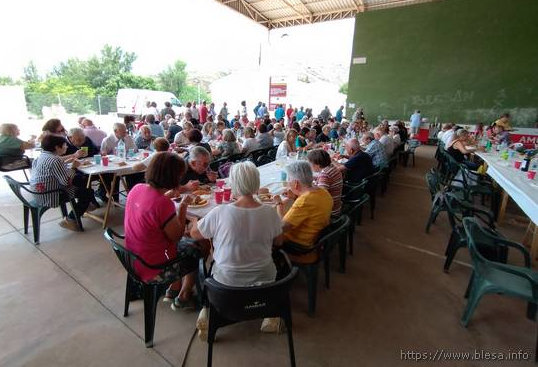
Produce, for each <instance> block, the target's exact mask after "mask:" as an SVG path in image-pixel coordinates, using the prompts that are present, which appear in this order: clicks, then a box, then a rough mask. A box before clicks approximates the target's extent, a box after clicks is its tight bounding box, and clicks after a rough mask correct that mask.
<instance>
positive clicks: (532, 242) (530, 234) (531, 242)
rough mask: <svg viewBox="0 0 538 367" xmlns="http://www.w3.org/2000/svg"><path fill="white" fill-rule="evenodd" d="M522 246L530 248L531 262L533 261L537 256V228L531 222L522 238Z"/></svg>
mask: <svg viewBox="0 0 538 367" xmlns="http://www.w3.org/2000/svg"><path fill="white" fill-rule="evenodd" d="M522 242H523V245H525V246H530V248H531V261H533V262H534V261H535V260H536V257H537V255H538V226H536V224H534V223H533V222H532V221H531V222H529V226H528V227H527V230H526V231H525V236H523V241H522Z"/></svg>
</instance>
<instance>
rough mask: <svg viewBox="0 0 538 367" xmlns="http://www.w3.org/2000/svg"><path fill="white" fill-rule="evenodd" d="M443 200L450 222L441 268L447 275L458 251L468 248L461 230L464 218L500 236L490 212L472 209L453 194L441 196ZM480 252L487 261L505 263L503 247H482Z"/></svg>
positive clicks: (505, 255)
mask: <svg viewBox="0 0 538 367" xmlns="http://www.w3.org/2000/svg"><path fill="white" fill-rule="evenodd" d="M443 200H444V201H445V206H446V209H447V214H448V220H449V222H450V227H451V228H452V232H451V234H450V239H449V241H448V245H447V247H446V250H445V255H446V260H445V264H444V266H443V270H444V272H445V273H448V271H449V269H450V265H451V264H452V261H453V260H454V257H455V256H456V253H457V252H458V250H459V249H460V248H462V247H467V246H468V243H467V236H466V235H465V230H464V228H463V219H464V218H468V217H474V218H476V219H479V220H480V221H481V222H482V223H483V224H484V225H485V226H486V227H487V228H488V231H489V233H492V234H494V235H495V236H500V237H502V236H501V235H500V234H499V233H498V232H496V230H495V223H494V219H493V214H492V213H491V212H488V211H485V210H482V209H479V208H476V207H474V206H473V205H472V204H471V203H469V202H467V201H465V200H462V199H461V198H459V197H458V196H457V195H455V194H454V193H450V192H448V193H446V194H445V195H444V196H443ZM480 250H481V252H482V254H483V255H484V256H486V257H487V258H488V259H491V260H495V261H499V262H503V263H506V259H507V256H508V254H507V253H506V252H505V250H506V248H505V247H495V248H486V247H483V248H481V249H480Z"/></svg>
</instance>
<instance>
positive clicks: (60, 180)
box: [30, 151, 75, 208]
mask: <svg viewBox="0 0 538 367" xmlns="http://www.w3.org/2000/svg"><path fill="white" fill-rule="evenodd" d="M74 176H75V171H74V170H73V169H70V168H67V166H66V164H65V163H64V162H63V160H62V159H61V158H60V157H59V156H57V155H55V154H53V153H51V152H47V151H43V152H42V153H41V155H40V156H39V157H37V159H35V160H34V163H33V165H32V177H31V178H30V187H31V188H32V190H33V191H36V192H45V191H50V190H57V189H65V190H66V191H67V193H68V194H69V197H70V198H73V197H74V196H75V187H74V186H72V185H70V181H71V179H72V178H73V177H74ZM35 200H36V202H37V204H38V205H42V206H48V207H51V208H55V207H57V206H58V205H60V195H59V193H58V192H52V193H48V194H45V195H36V196H35Z"/></svg>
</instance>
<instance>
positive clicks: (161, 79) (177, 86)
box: [157, 60, 187, 96]
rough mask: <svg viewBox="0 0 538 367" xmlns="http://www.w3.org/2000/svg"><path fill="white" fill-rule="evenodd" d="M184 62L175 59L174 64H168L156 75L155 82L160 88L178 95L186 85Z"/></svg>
mask: <svg viewBox="0 0 538 367" xmlns="http://www.w3.org/2000/svg"><path fill="white" fill-rule="evenodd" d="M186 66H187V64H185V63H184V62H183V61H181V60H177V61H176V62H175V63H174V65H169V66H168V67H167V68H166V69H165V70H163V71H162V72H160V73H159V75H157V83H158V86H159V89H160V90H163V91H166V92H172V93H174V94H175V95H176V96H179V95H180V94H181V93H182V91H183V89H184V88H185V85H186V80H187V72H186V71H185V67H186Z"/></svg>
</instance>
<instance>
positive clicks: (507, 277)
mask: <svg viewBox="0 0 538 367" xmlns="http://www.w3.org/2000/svg"><path fill="white" fill-rule="evenodd" d="M463 227H464V229H465V233H466V235H467V242H468V244H469V251H470V252H471V259H472V262H473V274H472V276H471V279H470V281H469V286H468V288H467V292H466V295H467V296H468V302H467V306H466V307H465V311H464V312H463V316H462V318H461V323H462V325H463V326H465V327H467V326H468V325H469V322H470V320H471V317H472V316H473V313H474V311H475V309H476V306H477V305H478V302H480V299H481V298H482V296H484V295H485V294H488V293H495V294H504V295H507V296H512V297H517V298H522V299H524V300H526V301H527V302H528V303H529V304H528V308H527V317H528V318H531V319H534V317H535V315H536V304H537V303H538V272H535V271H533V270H531V268H530V266H531V259H530V255H529V252H528V251H527V249H526V248H525V247H523V246H522V245H520V244H519V243H515V242H512V241H509V240H507V239H505V238H502V237H498V236H495V235H494V234H493V233H491V232H489V231H487V230H485V229H484V228H483V227H482V226H481V225H480V224H479V223H478V222H477V220H476V219H474V218H464V219H463ZM484 244H485V245H488V246H499V247H504V248H508V247H511V248H514V249H516V250H518V251H519V252H521V254H522V255H523V258H524V260H525V266H515V265H508V264H501V263H499V262H495V261H491V260H488V259H486V258H485V257H484V256H483V255H482V254H481V253H480V251H479V246H480V245H484ZM536 346H537V347H538V339H537V345H536ZM537 350H538V348H537ZM535 355H536V353H535Z"/></svg>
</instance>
